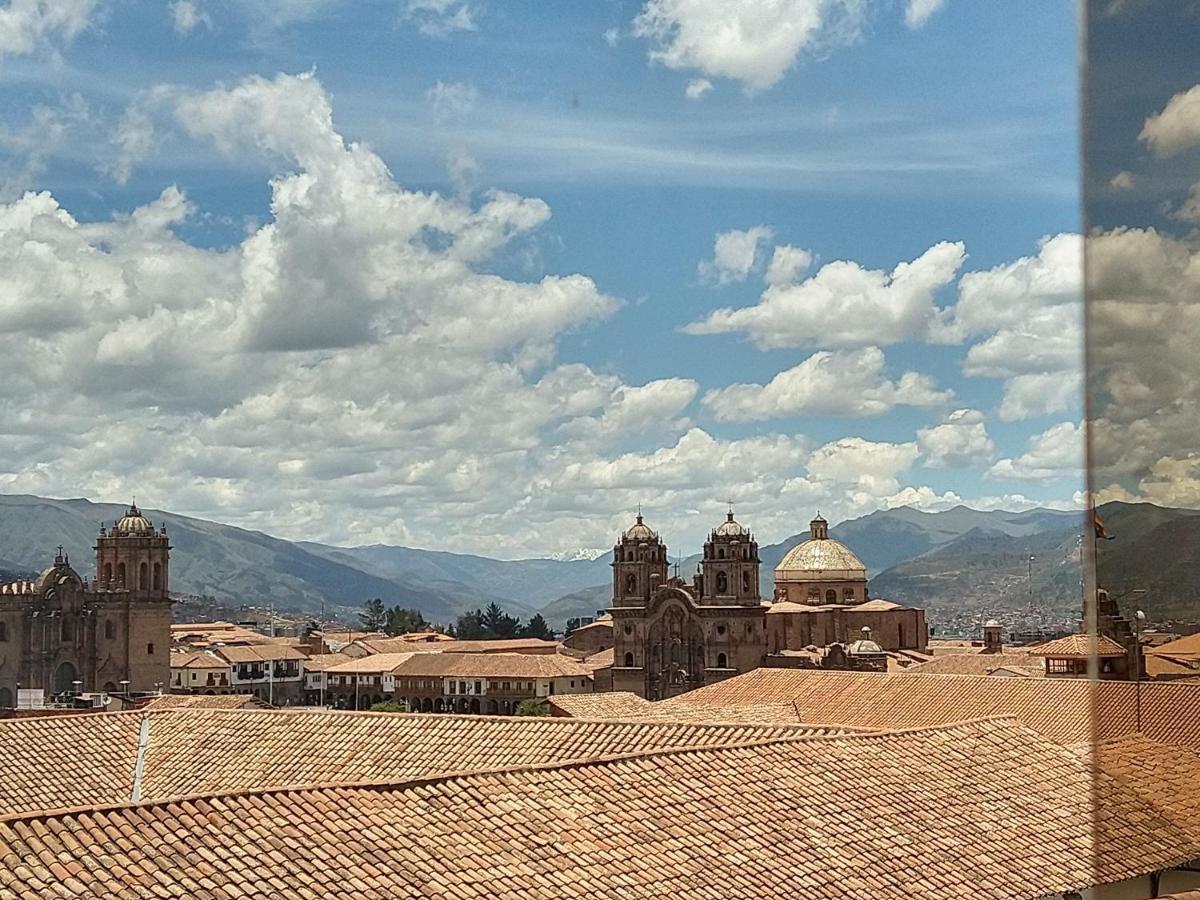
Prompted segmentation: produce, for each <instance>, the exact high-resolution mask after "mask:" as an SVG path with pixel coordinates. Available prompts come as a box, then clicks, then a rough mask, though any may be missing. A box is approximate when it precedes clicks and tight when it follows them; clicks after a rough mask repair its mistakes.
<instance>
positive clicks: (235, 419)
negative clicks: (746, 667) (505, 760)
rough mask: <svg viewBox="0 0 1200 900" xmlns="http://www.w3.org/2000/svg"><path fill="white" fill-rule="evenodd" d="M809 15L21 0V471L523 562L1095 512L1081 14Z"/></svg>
mask: <svg viewBox="0 0 1200 900" xmlns="http://www.w3.org/2000/svg"><path fill="white" fill-rule="evenodd" d="M775 9H776V13H775V14H776V15H778V16H779V19H778V20H777V21H774V22H771V21H767V20H766V19H765V16H764V14H763V11H762V8H761V5H759V4H755V3H753V2H749V0H747V2H743V3H716V2H707V0H645V2H640V3H638V2H633V3H618V2H601V3H594V4H569V5H562V6H558V7H555V8H554V9H553V14H548V11H547V7H546V6H545V4H534V3H504V4H500V3H493V2H488V0H477V2H472V0H468V2H467V3H462V2H457V0H409V2H403V0H401V2H398V0H386V2H385V0H373V2H358V3H349V2H341V0H289V2H283V3H268V2H266V0H262V2H254V3H233V2H218V0H192V2H186V0H182V2H181V0H174V2H170V3H168V2H157V0H155V2H149V0H146V2H132V0H126V2H102V0H68V2H65V3H64V4H63V6H62V7H61V8H60V10H59V13H58V14H57V15H58V18H54V16H53V15H52V14H51V13H47V12H46V11H45V10H44V9H42V8H41V7H38V6H37V4H25V3H22V2H15V3H14V2H10V3H7V4H4V3H0V91H3V96H4V100H5V102H4V104H3V106H2V107H0V108H2V109H3V113H0V115H2V116H3V119H4V121H3V127H4V129H5V132H6V135H7V136H6V137H5V138H4V139H3V140H0V189H3V191H4V196H3V197H2V198H0V199H3V201H4V202H5V203H6V204H7V206H6V210H7V213H6V214H5V218H4V220H2V221H0V254H2V255H3V256H4V259H5V264H6V265H8V266H11V267H12V268H11V269H10V272H17V273H20V272H34V273H36V275H30V276H28V277H23V276H21V275H20V274H11V275H10V277H9V278H8V280H7V282H6V283H4V284H0V291H2V292H3V293H6V294H7V295H8V302H7V303H8V306H9V307H10V308H9V309H5V306H4V301H3V300H0V327H3V328H4V329H5V330H6V331H7V332H8V334H7V337H8V339H9V341H10V342H22V341H25V342H27V345H28V346H29V348H30V351H31V353H32V354H33V355H35V356H36V355H39V354H40V355H42V356H43V357H44V358H46V359H48V360H52V364H49V365H47V366H45V367H43V370H42V371H39V372H38V373H34V374H31V373H28V372H26V373H24V374H21V375H19V376H15V380H14V381H13V382H12V383H13V384H14V386H15V390H14V393H13V395H12V396H10V397H9V398H7V400H6V401H5V402H6V406H7V408H6V410H5V412H6V413H7V416H6V418H8V419H9V420H10V421H20V422H29V423H30V424H29V425H28V426H25V425H22V426H20V427H14V428H12V429H10V431H11V433H6V434H2V435H0V446H3V447H4V449H5V451H6V452H4V453H3V458H4V459H6V460H9V462H8V463H6V464H5V465H3V466H0V489H2V490H6V491H12V492H16V491H21V492H30V493H43V494H54V495H71V496H75V495H81V494H84V495H87V496H92V497H95V498H97V499H120V498H121V497H123V496H124V495H125V494H127V493H131V492H133V491H136V492H137V494H138V495H139V496H140V497H143V498H146V501H147V503H148V504H150V503H152V504H153V505H155V506H160V507H167V508H171V509H173V510H176V511H179V512H185V513H193V514H196V515H203V516H207V517H212V518H217V519H221V520H223V521H228V522H232V523H235V524H243V525H248V526H251V527H259V528H263V529H265V530H268V531H271V532H273V533H276V534H281V535H283V536H287V537H295V538H301V537H303V538H312V539H318V540H327V541H331V542H336V543H364V542H370V541H385V542H389V543H407V544H412V545H417V546H444V547H447V548H448V549H454V550H467V551H472V552H479V553H485V554H489V555H498V556H523V555H539V554H542V553H554V552H559V551H563V550H569V549H571V548H573V547H579V546H585V547H591V546H595V547H599V546H605V545H606V544H608V543H609V542H610V541H611V535H612V533H613V532H614V530H615V529H616V528H617V527H619V526H620V524H621V523H622V522H623V521H624V520H625V519H626V518H627V517H628V515H629V512H630V509H631V508H632V506H633V505H634V504H636V503H637V502H642V503H643V504H644V505H645V506H646V509H647V514H648V516H651V517H652V518H653V519H654V523H655V524H656V525H657V526H658V527H660V528H661V529H662V530H663V531H664V533H665V534H666V536H667V538H668V540H669V541H671V542H672V543H673V545H678V546H682V547H684V548H687V547H690V546H692V545H694V544H696V543H698V542H699V541H700V540H701V539H702V535H703V533H704V531H705V530H706V529H707V528H708V527H711V525H712V523H713V522H715V521H716V520H718V519H719V517H720V515H721V514H722V512H723V507H722V505H721V502H722V500H723V498H725V497H727V496H730V495H732V496H733V497H734V499H735V502H736V505H737V507H738V509H739V510H741V512H740V515H742V516H743V518H744V519H745V520H746V521H747V522H748V523H749V524H750V525H752V526H753V527H755V528H756V529H757V530H758V531H759V532H760V534H761V536H762V537H763V538H764V539H775V540H777V539H781V538H783V537H785V536H787V535H788V534H791V533H795V532H796V531H800V530H803V528H804V527H806V523H807V521H808V519H809V518H810V517H811V515H812V513H813V512H815V509H816V507H817V506H820V507H821V508H822V510H823V511H824V512H825V514H826V515H827V516H830V517H831V518H832V519H834V520H835V521H836V520H837V519H840V518H845V517H848V516H854V515H860V514H862V513H864V512H868V511H870V510H871V509H874V508H879V507H881V506H888V505H897V504H901V503H905V502H914V503H917V504H918V505H922V506H924V507H925V508H930V509H937V508H944V507H946V506H948V505H953V504H954V503H957V502H965V503H968V504H969V505H977V506H983V507H991V506H1002V507H1007V508H1023V507H1026V506H1029V505H1033V504H1055V505H1064V504H1070V503H1072V502H1073V501H1074V498H1075V495H1076V492H1077V491H1078V490H1079V489H1080V487H1081V477H1082V476H1081V472H1080V456H1079V455H1080V452H1081V450H1080V447H1081V444H1080V441H1079V418H1080V415H1081V409H1080V403H1079V401H1078V396H1077V393H1078V391H1077V389H1076V387H1075V385H1077V384H1078V380H1079V377H1080V373H1079V365H1078V360H1075V359H1072V358H1071V354H1070V352H1069V346H1068V345H1069V344H1070V338H1071V336H1072V335H1073V334H1076V335H1077V319H1078V291H1077V287H1078V280H1079V275H1078V271H1077V269H1078V266H1077V252H1076V249H1075V248H1077V246H1078V242H1077V239H1074V238H1072V237H1070V235H1074V234H1077V233H1078V231H1079V188H1078V184H1079V153H1078V140H1077V118H1078V113H1077V106H1078V85H1077V75H1076V51H1075V47H1076V27H1077V26H1076V21H1075V11H1074V7H1073V4H1070V3H1066V2H1057V0H1056V2H1051V3H1046V2H1028V3H1011V4H1003V5H1001V4H974V3H972V4H968V3H963V2H956V0H946V2H944V3H938V2H930V0H910V2H909V3H907V4H906V3H903V2H867V0H841V2H835V3H828V4H826V3H816V2H813V0H789V2H787V3H782V4H776V6H775ZM5 14H7V15H8V16H9V17H10V23H9V25H10V27H9V29H8V30H7V31H6V30H5V28H4V27H3V23H4V21H5V20H4V18H3V17H4V15H5ZM715 25H723V26H730V27H728V28H724V29H720V28H714V27H713V26H715ZM730 35H736V37H734V38H731V37H730ZM325 110H331V115H332V123H331V124H330V123H329V122H328V121H325V120H323V118H322V115H323V111H325ZM343 142H344V143H343ZM351 142H356V143H357V144H358V147H357V149H354V148H353V147H352V145H351ZM376 164H378V166H377V165H376ZM382 166H386V172H385V171H384V170H383V169H382ZM306 185H307V186H308V187H306ZM313 185H315V187H313ZM165 190H166V191H168V194H164V191H165ZM26 191H34V192H47V194H48V196H46V197H43V199H42V200H40V201H38V203H37V204H35V203H34V201H33V200H32V199H31V198H30V197H29V196H28V195H25V192H26ZM305 191H308V193H305ZM360 192H362V193H360ZM435 196H436V203H434V202H432V201H431V202H426V200H422V199H420V198H429V197H435ZM497 198H500V199H499V200H498V199H497ZM503 198H509V199H508V200H504V199H503ZM518 198H524V199H518ZM489 203H491V204H492V205H490V206H489ZM35 206H36V208H35ZM139 208H141V209H142V210H143V212H141V213H134V211H135V210H138V209H139ZM63 217H66V218H67V219H69V220H70V222H72V223H95V224H94V227H91V228H90V229H89V228H88V227H78V226H76V225H74V224H67V225H64V224H63ZM373 217H378V218H377V219H376V218H373ZM39 223H41V224H39ZM51 223H53V224H51ZM147 223H149V224H147ZM42 224H44V225H45V228H43V227H42ZM756 228H757V229H760V230H759V232H757V234H758V235H760V239H759V240H757V241H755V240H753V239H752V238H744V239H741V240H740V243H739V239H738V238H737V236H736V235H734V236H733V238H732V239H731V240H730V241H729V242H728V243H727V245H726V249H727V251H728V253H726V254H722V253H719V252H718V251H717V244H716V243H715V242H716V241H717V238H718V235H721V234H727V235H728V234H730V233H733V232H747V231H749V230H750V229H756ZM4 232H7V234H5V233H4ZM484 232H486V234H487V237H486V239H481V240H482V244H481V245H480V248H479V249H477V250H470V251H463V252H461V253H459V252H456V251H455V249H454V248H455V247H463V246H465V245H466V244H467V242H468V241H470V240H474V239H475V237H476V236H477V235H478V234H480V233H484ZM1055 235H1064V236H1065V237H1062V238H1059V239H1057V243H1056V242H1055V241H1051V242H1050V243H1049V244H1047V245H1045V246H1043V245H1042V243H1041V242H1042V241H1043V239H1045V238H1049V237H1052V236H1055ZM80 238H82V239H83V240H84V242H85V244H86V247H85V248H82V249H81V248H80V247H79V246H78V245H77V241H78V240H79V239H80ZM343 241H344V242H345V243H344V244H343V243H342V242H343ZM1073 241H1074V243H1072V242H1073ZM31 242H32V243H31ZM956 242H961V244H962V247H961V248H958V249H957V250H955V248H954V245H955V243H956ZM34 245H37V246H39V247H40V248H41V250H40V255H39V254H35V253H34V250H33V249H32V248H33V246H34ZM939 247H940V248H941V249H940V250H939V249H937V248H939ZM778 248H784V249H783V250H780V249H778ZM927 251H929V254H932V256H923V255H925V254H927ZM789 253H790V254H791V256H788V254H789ZM31 254H34V255H33V256H31ZM773 255H774V257H775V258H777V259H778V260H780V262H781V263H782V261H783V260H784V257H785V256H788V258H789V259H792V260H793V262H795V261H796V260H803V261H807V262H808V265H807V266H803V265H800V263H799V262H796V263H795V265H794V266H793V269H792V271H790V273H788V274H786V276H784V275H780V276H779V277H778V278H775V276H773V275H771V276H769V275H768V270H769V269H770V271H772V272H773V271H775V269H774V268H772V267H771V260H772V258H773ZM35 257H36V258H35ZM934 257H937V258H936V259H935V258H934ZM920 260H924V261H923V262H921V261H920ZM840 261H845V262H840ZM913 261H918V262H915V263H914V262H913ZM908 263H913V265H912V266H911V267H909V268H911V270H912V273H913V274H912V276H911V277H912V278H913V280H914V281H915V282H918V284H917V286H915V287H913V288H912V289H911V290H909V289H908V288H904V289H903V290H900V289H899V288H897V287H896V286H897V284H903V283H905V282H904V278H905V277H908V276H903V277H902V276H900V275H899V270H897V273H896V279H895V280H893V279H892V275H891V273H892V272H893V270H894V269H896V267H897V266H904V265H905V264H908ZM829 264H833V265H832V266H830V268H828V269H826V268H825V267H826V266H827V265H829ZM97 267H98V268H97ZM405 267H411V268H405ZM155 273H158V274H157V275H156V274H155ZM264 273H268V274H264ZM159 276H161V277H159ZM768 277H771V278H775V281H774V284H773V285H766V284H765V283H764V279H766V278H768ZM96 285H100V287H97V286H96ZM181 285H185V287H181ZM264 285H265V286H264ZM889 285H890V287H889ZM968 294H969V295H970V296H969V297H968V296H967V295H968ZM770 297H774V298H775V299H774V300H770ZM771 304H776V305H774V306H772V305H771ZM905 304H907V307H905ZM768 307H769V308H768ZM900 307H905V308H906V309H907V310H908V311H907V312H904V310H902V309H900ZM722 309H725V310H738V311H739V312H735V313H733V316H732V318H731V319H730V322H732V323H734V324H719V323H718V322H717V319H718V318H720V316H721V314H720V313H717V316H716V318H714V313H715V312H716V311H719V310H722ZM893 314H894V315H895V316H896V319H897V321H896V322H895V323H891V324H889V322H888V320H889V319H890V317H891V316H893ZM464 321H465V322H467V323H468V324H467V325H466V326H464V324H463V323H464ZM722 321H724V320H722ZM348 323H349V324H348ZM264 329H271V332H272V334H271V336H270V337H269V338H268V337H265V336H264ZM685 329H686V330H685ZM1072 329H1076V331H1072ZM485 334H486V335H487V336H488V337H487V339H485V338H484V335H485ZM1051 345H1053V347H1052V348H1051V349H1049V350H1048V349H1047V348H1050V347H1051ZM1075 345H1076V346H1077V345H1078V340H1077V336H1076V342H1075ZM1031 348H1032V349H1031ZM1064 348H1066V349H1064ZM806 361H807V363H806ZM818 363H820V365H818ZM802 365H808V366H809V367H810V368H808V369H803V370H801V371H799V372H796V373H794V374H793V377H792V379H791V380H790V381H786V382H777V383H776V384H775V386H774V387H773V388H768V389H765V390H764V389H763V388H762V387H761V386H763V385H767V384H768V383H770V382H771V381H772V379H774V378H776V376H779V375H780V374H781V373H786V372H789V371H790V370H793V369H795V367H798V366H802ZM822 367H825V368H826V369H829V368H830V367H832V370H833V372H834V374H833V375H829V376H827V377H826V378H825V380H821V379H820V378H817V377H815V375H816V372H817V369H820V368H822ZM810 375H811V376H813V377H810ZM738 385H741V386H744V387H741V388H737V386H738ZM745 386H749V387H745ZM731 389H733V390H732V392H731ZM493 391H494V392H495V393H493ZM864 398H870V404H868V405H866V406H864V403H866V401H865V400H864ZM47 406H50V407H52V408H54V409H55V410H56V413H55V415H54V416H53V417H51V421H47V422H46V424H45V425H44V426H40V425H35V424H32V423H33V422H34V421H35V420H36V419H37V418H38V411H39V410H42V409H44V408H45V407H47ZM426 407H427V408H426ZM847 411H851V412H854V414H851V415H847V414H846V412H847ZM152 448H153V449H152ZM97 455H99V457H100V458H99V459H97Z"/></svg>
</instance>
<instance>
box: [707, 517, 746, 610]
mask: <svg viewBox="0 0 1200 900" xmlns="http://www.w3.org/2000/svg"><path fill="white" fill-rule="evenodd" d="M758 565H759V560H758V542H757V541H756V540H754V535H752V534H751V533H750V529H749V528H746V527H744V526H743V525H741V524H739V523H738V522H737V521H736V520H735V519H734V518H733V510H732V509H730V510H729V512H728V514H727V516H726V519H725V521H724V522H722V523H721V524H720V525H718V526H717V527H716V528H714V529H713V531H712V534H710V535H709V537H708V540H707V541H706V542H705V544H704V559H703V561H702V562H701V563H700V570H701V580H700V592H699V593H700V602H701V603H702V604H705V605H716V606H736V605H746V606H757V605H758V603H759V602H760V601H759V594H758Z"/></svg>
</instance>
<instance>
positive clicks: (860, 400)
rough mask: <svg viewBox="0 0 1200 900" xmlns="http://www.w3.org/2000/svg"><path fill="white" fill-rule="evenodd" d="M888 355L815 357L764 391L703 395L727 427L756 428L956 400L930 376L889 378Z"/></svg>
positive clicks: (869, 351)
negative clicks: (791, 419)
mask: <svg viewBox="0 0 1200 900" xmlns="http://www.w3.org/2000/svg"><path fill="white" fill-rule="evenodd" d="M884 362H885V361H884V356H883V351H882V350H880V349H879V348H877V347H867V348H865V349H863V350H855V351H838V352H829V351H822V352H820V353H814V354H813V355H812V356H810V357H809V358H808V359H806V360H805V361H804V362H802V363H800V364H799V365H798V366H794V367H793V368H791V369H788V370H786V371H784V372H780V373H779V374H778V375H776V376H775V377H774V378H772V379H771V381H770V382H768V383H767V384H765V385H760V384H734V385H731V386H729V387H727V388H722V389H720V390H712V391H709V392H708V393H706V394H705V395H704V405H705V406H706V407H708V408H709V410H710V411H711V412H712V414H713V415H714V417H715V418H716V419H717V420H718V421H722V422H751V421H760V420H763V419H773V418H780V417H784V416H798V415H834V416H877V415H881V414H883V413H885V412H887V411H889V410H891V409H892V408H894V407H896V406H939V405H941V404H943V403H947V402H949V401H950V399H951V398H952V397H953V393H952V392H951V391H939V390H937V387H936V385H935V383H934V381H933V379H932V378H930V377H929V376H928V375H920V374H918V373H916V372H905V373H904V374H903V375H901V376H900V378H899V380H897V381H890V380H889V379H888V378H887V376H886V374H885V373H884Z"/></svg>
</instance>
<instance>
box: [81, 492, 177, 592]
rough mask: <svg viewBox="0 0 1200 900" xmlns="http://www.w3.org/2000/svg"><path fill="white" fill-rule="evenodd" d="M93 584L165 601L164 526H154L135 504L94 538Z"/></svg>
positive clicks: (167, 556)
mask: <svg viewBox="0 0 1200 900" xmlns="http://www.w3.org/2000/svg"><path fill="white" fill-rule="evenodd" d="M95 549H96V586H97V588H99V589H101V590H113V591H116V590H125V591H128V592H129V594H130V598H131V599H133V600H143V601H155V600H157V601H163V602H166V601H167V583H168V577H167V567H168V565H169V562H170V550H171V547H170V543H169V542H168V540H167V529H166V527H165V526H164V527H162V528H159V529H157V530H156V529H155V528H154V526H153V524H151V522H150V520H149V519H147V518H146V517H145V516H143V515H142V511H141V510H140V509H138V508H137V504H136V503H134V504H132V505H131V506H130V507H129V510H128V511H127V512H126V513H125V515H124V516H122V517H121V518H120V519H119V520H118V521H117V522H116V523H115V524H114V525H113V527H112V530H111V531H110V530H106V529H105V527H104V526H103V525H101V526H100V534H99V536H98V537H97V538H96V548H95Z"/></svg>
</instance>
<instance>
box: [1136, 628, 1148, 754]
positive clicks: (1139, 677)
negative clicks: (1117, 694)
mask: <svg viewBox="0 0 1200 900" xmlns="http://www.w3.org/2000/svg"><path fill="white" fill-rule="evenodd" d="M1133 621H1134V646H1135V652H1134V659H1133V709H1134V722H1135V726H1136V729H1137V732H1138V734H1141V732H1142V625H1143V624H1145V622H1146V614H1145V613H1144V612H1142V611H1141V610H1140V609H1139V610H1138V611H1137V612H1136V613H1134V614H1133Z"/></svg>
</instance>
